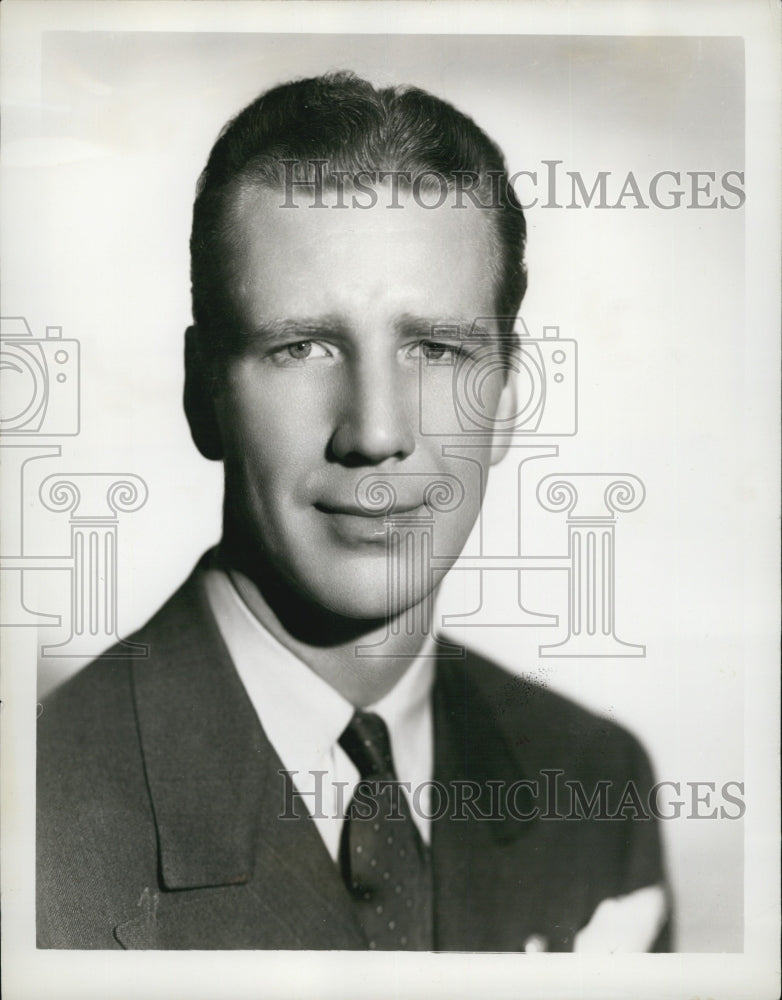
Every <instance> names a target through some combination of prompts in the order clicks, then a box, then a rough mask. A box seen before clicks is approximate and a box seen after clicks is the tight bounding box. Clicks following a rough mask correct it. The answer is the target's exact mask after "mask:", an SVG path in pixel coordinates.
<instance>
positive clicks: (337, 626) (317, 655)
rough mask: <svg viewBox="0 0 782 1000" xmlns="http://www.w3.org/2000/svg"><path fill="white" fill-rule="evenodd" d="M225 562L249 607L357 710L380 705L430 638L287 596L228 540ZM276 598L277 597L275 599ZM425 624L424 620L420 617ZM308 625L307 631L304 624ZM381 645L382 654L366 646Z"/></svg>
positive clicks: (223, 551) (223, 547)
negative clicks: (370, 651) (366, 649)
mask: <svg viewBox="0 0 782 1000" xmlns="http://www.w3.org/2000/svg"><path fill="white" fill-rule="evenodd" d="M220 560H221V563H222V565H223V568H224V569H225V570H226V571H227V572H228V574H229V575H230V577H231V580H232V581H233V584H234V586H235V587H236V589H237V591H238V592H239V595H240V596H241V598H242V600H243V601H244V603H245V604H246V605H247V607H248V608H249V609H250V611H251V612H252V613H253V615H255V617H256V618H257V619H258V621H259V622H260V623H261V624H262V625H263V626H264V627H265V628H266V629H267V630H268V631H269V632H270V633H271V634H272V635H273V636H274V638H275V639H277V641H278V642H280V643H281V644H282V645H283V646H285V647H286V649H289V650H290V651H291V652H292V653H293V654H294V655H295V656H297V657H298V658H299V659H300V660H302V661H303V662H304V663H306V664H307V666H308V667H310V669H311V670H312V671H313V672H314V673H315V674H317V675H318V676H319V677H320V678H322V679H323V680H324V681H326V683H327V684H329V685H331V687H333V688H334V689H335V690H336V691H338V692H339V693H340V694H341V695H342V696H343V698H345V699H346V700H347V701H349V702H350V703H351V704H352V705H355V706H356V707H357V708H363V707H365V706H367V705H371V704H373V703H374V702H376V701H378V700H379V699H380V698H382V697H383V696H384V695H386V694H388V692H389V691H390V690H391V689H392V688H393V687H394V686H395V685H396V684H397V683H398V681H399V680H400V679H401V678H402V677H403V676H404V674H405V673H406V672H407V670H408V669H409V667H410V665H411V664H412V663H413V661H414V660H415V658H416V656H417V655H418V654H419V652H420V651H421V649H422V647H423V645H424V643H425V642H426V640H427V638H428V635H427V634H426V633H425V632H424V631H423V630H416V631H414V632H413V633H408V631H407V630H406V629H405V628H399V629H394V628H392V627H391V626H392V624H393V622H392V621H388V620H387V619H385V618H382V619H379V620H375V619H372V620H361V619H344V618H341V617H340V616H338V615H334V614H332V613H325V612H323V611H322V610H321V609H313V608H312V607H311V606H307V607H302V602H301V601H300V600H296V599H295V598H293V597H292V596H291V595H285V594H284V591H282V590H281V588H280V587H279V585H276V586H272V582H271V581H269V580H266V579H265V578H264V577H263V575H262V574H259V573H258V571H257V569H256V568H255V567H253V568H252V570H251V568H250V567H249V566H247V565H246V561H245V560H244V559H242V558H241V557H240V556H239V555H238V554H237V553H236V551H235V550H233V547H231V546H229V545H228V544H226V541H225V539H224V540H223V542H222V543H221V546H220ZM272 594H273V595H274V597H273V598H272V596H271V595H272ZM415 617H416V619H418V620H419V621H420V619H421V617H422V616H421V615H416V616H415ZM303 622H305V623H306V628H304V627H302V623H303ZM380 643H382V653H381V655H374V654H373V655H366V653H365V652H363V651H360V650H361V647H374V646H379V644H380Z"/></svg>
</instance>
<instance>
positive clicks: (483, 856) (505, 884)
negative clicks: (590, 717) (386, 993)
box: [432, 662, 540, 951]
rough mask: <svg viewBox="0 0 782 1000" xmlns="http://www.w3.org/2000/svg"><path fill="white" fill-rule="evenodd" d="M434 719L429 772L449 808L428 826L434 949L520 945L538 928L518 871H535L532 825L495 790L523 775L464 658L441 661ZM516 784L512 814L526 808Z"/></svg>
mask: <svg viewBox="0 0 782 1000" xmlns="http://www.w3.org/2000/svg"><path fill="white" fill-rule="evenodd" d="M487 666H488V665H487ZM434 725H435V780H436V782H438V783H439V784H441V785H442V786H443V787H444V788H445V789H447V794H448V801H449V809H448V812H447V814H445V815H443V816H441V817H439V818H438V819H436V820H435V821H434V823H433V826H432V864H433V876H434V884H435V942H436V948H437V950H440V951H486V950H489V951H519V950H524V944H525V941H526V940H527V939H528V938H529V937H530V936H531V935H532V934H534V933H535V932H536V926H535V921H536V913H535V909H536V908H535V900H534V899H532V898H530V895H529V892H528V891H526V890H527V886H526V885H525V883H526V881H527V880H526V878H525V873H529V874H530V875H533V873H534V872H535V869H536V866H537V860H536V857H535V847H534V844H535V841H536V832H537V828H538V827H539V825H540V823H539V821H537V820H526V821H525V820H521V819H517V818H513V816H511V815H509V814H508V812H507V810H506V809H505V808H504V807H502V806H501V805H500V804H499V803H500V794H501V793H502V795H504V794H505V793H506V792H507V790H508V788H510V787H511V786H512V785H513V784H514V783H517V782H519V781H521V780H523V779H524V772H523V771H522V769H521V767H520V764H519V761H518V760H517V757H516V754H515V753H514V752H513V750H512V749H511V747H510V746H509V745H508V742H507V741H506V739H505V737H504V735H503V731H502V726H501V724H500V720H499V719H498V718H497V717H496V715H495V714H494V712H493V711H492V710H491V708H490V707H489V704H488V703H487V702H486V700H485V699H484V697H483V695H482V693H481V690H480V686H479V685H478V684H477V683H476V682H475V679H474V678H473V677H471V670H470V664H469V663H468V664H466V665H463V664H450V663H446V662H442V663H441V664H439V666H438V674H437V680H436V683H435V690H434ZM460 785H461V786H462V787H466V786H467V785H470V786H472V789H473V791H470V792H465V796H464V797H465V798H467V797H469V796H470V795H471V794H473V793H477V794H476V796H475V797H476V800H477V805H476V807H475V809H474V810H471V809H470V808H468V807H466V806H464V807H462V808H459V807H458V802H459V798H458V793H457V792H456V788H457V786H460ZM517 788H518V793H517V795H516V799H515V803H516V806H517V808H518V811H519V813H524V812H528V811H530V809H529V806H530V803H531V799H530V797H529V795H528V790H527V789H526V788H525V787H524V786H523V785H518V786H517ZM500 790H501V793H500ZM454 812H456V814H457V815H456V816H454ZM492 814H493V815H494V816H495V818H489V817H490V816H492Z"/></svg>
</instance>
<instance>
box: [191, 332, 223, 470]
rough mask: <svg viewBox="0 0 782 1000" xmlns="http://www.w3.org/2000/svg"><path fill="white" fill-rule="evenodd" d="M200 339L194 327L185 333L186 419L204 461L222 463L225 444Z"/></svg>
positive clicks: (199, 333)
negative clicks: (218, 422) (206, 459)
mask: <svg viewBox="0 0 782 1000" xmlns="http://www.w3.org/2000/svg"><path fill="white" fill-rule="evenodd" d="M201 336H202V334H201V331H200V330H199V329H198V327H195V326H191V327H188V329H187V330H186V331H185V394H184V404H185V416H186V417H187V422H188V424H189V425H190V433H191V434H192V436H193V441H194V442H195V446H196V448H198V450H199V451H200V452H201V454H202V455H203V456H204V458H208V459H211V460H212V461H219V460H220V459H222V457H223V445H222V441H221V438H220V428H219V426H218V424H217V417H216V414H215V406H214V399H213V394H212V387H211V385H210V371H209V369H210V365H209V363H208V362H207V361H206V360H205V359H204V357H203V351H202V350H201V345H200V340H201Z"/></svg>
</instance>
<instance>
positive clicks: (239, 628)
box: [203, 565, 434, 860]
mask: <svg viewBox="0 0 782 1000" xmlns="http://www.w3.org/2000/svg"><path fill="white" fill-rule="evenodd" d="M203 583H204V587H205V589H206V593H207V597H208V600H209V604H210V607H211V609H212V612H213V614H214V616H215V619H216V621H217V625H218V628H219V629H220V633H221V634H222V637H223V640H224V641H225V644H226V646H227V647H228V652H229V653H230V655H231V658H232V660H233V662H234V666H235V667H236V670H237V672H238V674H239V677H240V678H241V680H242V683H243V684H244V686H245V688H246V689H247V694H248V695H249V698H250V701H251V702H252V704H253V707H254V708H255V711H256V712H257V713H258V718H259V719H260V722H261V726H262V727H263V730H264V732H265V733H266V736H267V737H268V739H269V742H270V743H271V745H272V746H273V747H274V749H275V750H276V752H277V755H278V756H279V758H280V760H281V761H282V764H283V768H284V769H285V770H286V771H290V772H292V777H293V782H294V784H295V786H296V789H297V790H298V792H300V793H301V795H302V801H303V803H304V804H305V805H306V807H307V809H308V811H309V813H310V815H311V816H312V819H313V820H314V822H315V825H316V827H317V829H318V832H319V833H320V835H321V837H322V838H323V842H324V843H325V845H326V848H327V849H328V852H329V854H330V855H331V856H332V858H334V860H336V859H337V857H338V854H339V842H340V835H341V833H342V824H343V822H344V817H345V812H346V810H347V807H348V805H349V804H350V800H351V798H352V796H353V790H354V788H355V785H356V783H357V782H358V779H359V777H360V775H359V772H358V770H357V768H356V766H355V765H354V764H353V762H352V761H351V760H350V758H349V757H348V755H347V754H346V753H345V751H344V750H343V749H342V747H341V746H340V745H339V742H338V740H339V737H340V736H341V734H342V732H343V730H344V729H345V727H346V726H347V725H348V723H349V722H350V719H351V717H352V715H353V711H354V708H353V705H351V703H350V702H349V701H347V700H346V699H345V698H343V697H342V695H341V694H339V692H337V691H335V690H334V688H332V687H331V685H330V684H328V683H327V682H326V681H324V680H323V679H322V678H320V677H319V676H318V675H317V674H316V673H315V672H314V671H313V670H312V669H310V667H308V666H307V665H306V664H305V663H304V662H303V661H302V660H300V659H299V658H298V657H297V656H295V655H294V654H293V653H292V652H291V651H290V650H288V649H286V648H285V647H284V646H283V645H282V644H281V643H280V642H278V641H277V639H275V638H274V636H273V635H272V634H271V633H270V632H269V631H268V629H266V628H265V627H264V626H263V625H262V624H261V623H260V621H259V620H258V619H257V618H256V616H255V615H254V614H253V613H252V611H250V609H249V608H248V607H247V605H246V603H245V602H244V601H243V600H242V598H241V596H240V594H239V592H238V591H237V589H236V588H235V586H234V585H233V583H232V581H231V578H230V576H229V575H228V573H227V572H225V570H223V569H220V568H218V567H217V566H215V565H212V566H208V567H207V568H205V569H204V570H203ZM432 651H433V643H432V642H431V640H430V644H428V645H427V646H425V647H424V649H423V650H422V651H421V653H420V654H419V656H418V657H417V658H416V660H414V661H413V663H412V664H411V665H410V667H409V669H408V670H407V671H406V672H405V674H404V675H403V676H402V678H401V679H400V680H399V682H398V683H397V684H396V685H395V686H394V687H393V688H392V690H391V691H389V693H388V694H387V695H385V696H384V697H383V698H381V699H380V700H379V701H377V702H375V704H374V705H368V706H367V707H366V709H365V711H368V712H375V713H377V714H378V715H379V716H381V717H382V719H383V720H384V722H385V723H386V725H387V726H388V731H389V735H390V738H391V752H392V754H393V757H394V765H395V769H396V775H397V778H398V779H399V781H400V782H402V783H406V782H409V783H410V788H411V792H412V794H411V795H409V796H408V798H409V799H410V800H411V802H412V810H411V811H412V815H413V819H414V821H415V823H416V825H417V827H418V830H419V832H420V834H421V836H422V837H423V839H424V841H425V842H426V843H429V837H430V829H429V828H430V820H429V799H430V795H429V794H428V793H430V786H429V785H428V782H430V781H431V779H432V769H433V756H434V751H433V735H432V730H433V723H432V705H431V690H432V683H433V680H434V657H433V656H432V655H431V654H432ZM318 772H323V773H321V774H318ZM279 788H280V812H281V813H282V812H283V809H284V808H285V799H284V793H283V788H284V786H283V780H282V777H281V778H280V786H279Z"/></svg>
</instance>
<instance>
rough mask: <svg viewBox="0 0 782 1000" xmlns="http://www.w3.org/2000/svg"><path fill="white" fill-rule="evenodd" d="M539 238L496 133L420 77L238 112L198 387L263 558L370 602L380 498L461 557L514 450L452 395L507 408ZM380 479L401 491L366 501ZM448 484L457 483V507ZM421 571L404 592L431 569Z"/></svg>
mask: <svg viewBox="0 0 782 1000" xmlns="http://www.w3.org/2000/svg"><path fill="white" fill-rule="evenodd" d="M300 182H311V183H310V186H309V187H307V186H306V185H305V184H302V183H300ZM524 235H525V231H524V218H523V214H522V212H521V209H520V207H519V205H518V202H517V201H516V199H515V196H514V195H513V191H512V189H511V187H510V185H509V184H508V182H507V173H506V171H505V164H504V161H503V157H502V154H501V153H500V151H499V150H498V148H497V147H496V146H495V145H494V143H492V142H491V140H490V139H488V137H487V136H485V135H484V133H483V132H481V131H480V129H478V127H477V126H476V125H475V124H474V123H473V122H472V121H471V120H470V119H468V118H467V117H466V116H464V115H462V114H460V113H459V112H458V111H456V110H455V109H454V108H452V107H451V106H450V105H448V104H446V103H445V102H443V101H440V100H438V99H437V98H435V97H433V96H431V95H429V94H427V93H425V92H423V91H421V90H416V89H412V88H406V89H391V88H389V89H384V90H376V89H375V88H373V87H372V86H371V85H370V84H369V83H366V82H365V81H363V80H359V79H356V78H355V77H352V76H348V75H344V74H340V75H336V76H329V77H323V78H317V79H313V80H305V81H301V82H297V83H293V84H288V85H285V86H282V87H278V88H276V89H274V90H272V91H269V92H268V93H267V94H265V95H262V96H261V97H260V98H258V99H257V100H256V101H255V102H253V103H252V104H251V105H249V107H247V108H246V109H245V110H244V111H242V112H241V113H240V114H239V115H238V116H237V117H236V118H235V119H233V121H232V122H230V123H229V124H228V126H227V127H226V128H225V129H224V131H223V132H222V134H221V136H220V138H219V139H218V141H217V143H216V144H215V147H214V149H213V150H212V153H211V155H210V157H209V161H208V163H207V166H206V168H205V170H204V172H203V174H202V175H201V178H200V181H199V186H198V195H197V198H196V204H195V209H194V218H193V231H192V237H191V256H192V281H193V315H194V320H195V327H194V328H193V329H192V330H191V331H190V333H189V341H190V344H189V351H188V386H187V390H186V405H187V409H188V417H189V419H190V423H191V428H192V429H193V434H194V438H195V440H196V443H197V444H198V446H199V448H200V449H201V451H202V452H203V453H204V454H205V455H207V456H208V457H210V458H222V459H223V460H224V462H225V480H226V502H225V517H226V532H227V533H229V534H230V535H232V536H233V538H234V541H235V540H236V539H237V538H239V539H241V540H242V543H243V544H244V545H245V546H246V547H247V549H248V550H249V551H251V552H252V554H253V557H254V558H255V559H256V560H257V563H258V566H259V575H263V576H264V577H268V576H271V577H272V578H273V579H274V582H275V583H276V584H278V585H282V586H285V587H287V588H288V589H290V591H291V592H292V593H293V594H295V595H297V596H298V597H299V598H301V599H302V600H303V601H304V603H305V604H307V603H310V604H311V605H313V606H315V607H317V608H319V609H327V610H329V611H331V612H332V613H335V614H338V615H342V616H345V617H348V618H358V619H376V618H382V617H383V616H384V614H385V613H386V609H387V599H388V585H387V573H386V561H387V556H388V542H387V539H386V530H385V524H384V519H383V516H382V515H383V513H388V514H390V515H391V516H392V517H394V516H397V517H404V518H407V519H411V518H412V519H413V520H414V521H415V520H418V521H419V522H421V523H424V522H426V521H427V520H428V521H431V522H432V523H433V527H434V538H435V543H436V545H437V547H438V549H439V552H438V554H439V555H442V556H444V557H446V558H447V559H455V558H456V556H457V555H458V553H459V552H460V551H461V548H462V546H463V544H464V542H465V540H466V538H467V535H468V534H469V531H470V529H471V527H472V524H473V523H474V521H475V518H476V517H477V514H478V510H479V507H480V502H481V499H482V495H483V489H484V487H485V476H486V472H487V470H488V466H489V465H490V464H491V463H492V462H494V461H496V460H497V459H498V458H499V457H500V456H501V454H503V453H504V448H503V446H502V444H501V442H500V441H498V440H497V439H496V437H495V436H493V435H492V434H491V433H487V434H485V435H484V436H483V437H480V438H473V439H471V440H470V442H469V444H470V447H469V448H468V449H465V450H463V453H462V454H461V455H458V454H457V452H458V448H457V447H456V445H457V444H458V441H459V438H460V437H461V426H460V422H459V415H458V412H457V410H458V408H457V407H455V406H454V394H455V393H456V392H457V391H459V385H460V380H461V383H463V384H464V385H467V383H470V379H471V378H472V383H471V384H474V385H477V386H478V391H479V396H480V406H481V407H482V408H483V409H484V410H485V412H486V413H487V414H488V415H489V416H490V418H492V419H494V418H495V417H496V419H497V420H498V421H499V422H500V423H501V422H502V421H503V420H506V421H507V420H508V419H509V418H510V417H512V415H513V413H514V397H513V387H512V384H511V383H510V382H509V381H508V379H507V366H508V362H509V360H510V358H511V355H512V353H513V338H512V332H511V331H512V323H513V319H514V318H515V314H516V311H517V309H518V306H519V304H520V302H521V298H522V296H523V293H524V289H525V273H524V265H523V250H524ZM476 321H477V322H476ZM476 372H477V373H478V376H479V377H477V379H476V377H475V373H476ZM422 408H425V409H426V412H427V414H428V416H427V420H428V424H427V425H426V426H424V423H423V421H422V416H421V414H422ZM427 428H428V429H427ZM449 441H450V442H451V445H452V447H451V448H447V447H446V444H447V442H449ZM438 477H439V478H438ZM381 482H382V483H384V484H387V485H389V486H390V488H391V493H393V494H395V495H396V500H395V502H394V503H393V504H392V506H391V507H390V509H389V510H387V511H385V510H380V511H378V510H377V509H376V510H375V513H376V515H378V516H375V517H367V516H366V514H367V511H366V509H365V508H366V495H367V490H371V489H372V488H373V487H377V486H378V485H379V484H380V483H381ZM437 482H440V483H445V482H447V483H448V484H449V486H450V487H452V488H454V489H455V491H456V494H457V499H456V502H455V506H453V508H452V509H449V510H447V511H445V512H443V511H440V510H438V509H437V505H436V504H432V503H430V502H428V501H427V499H426V497H427V496H430V497H431V496H432V495H433V494H432V492H431V489H430V488H431V487H433V486H435V485H436V483H437ZM460 490H461V491H462V494H463V495H461V496H459V495H458V494H459V491H460ZM362 491H363V493H362ZM427 491H428V492H427ZM375 495H376V491H375ZM260 568H262V573H261V572H260ZM418 569H419V570H420V567H418ZM413 575H414V576H415V577H416V581H415V582H414V583H413V584H412V585H411V586H410V587H409V588H407V591H406V593H405V595H404V596H403V597H402V598H400V601H401V604H400V607H401V606H402V605H409V604H411V603H415V602H417V601H418V600H420V599H421V597H422V596H423V594H424V593H425V592H426V591H427V590H428V589H431V586H432V584H433V582H434V577H432V579H431V580H428V581H427V580H423V579H422V575H421V573H420V572H418V571H417V572H416V573H415V574H413Z"/></svg>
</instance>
